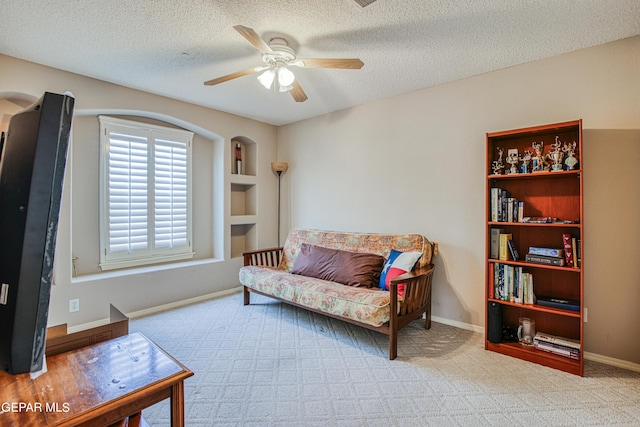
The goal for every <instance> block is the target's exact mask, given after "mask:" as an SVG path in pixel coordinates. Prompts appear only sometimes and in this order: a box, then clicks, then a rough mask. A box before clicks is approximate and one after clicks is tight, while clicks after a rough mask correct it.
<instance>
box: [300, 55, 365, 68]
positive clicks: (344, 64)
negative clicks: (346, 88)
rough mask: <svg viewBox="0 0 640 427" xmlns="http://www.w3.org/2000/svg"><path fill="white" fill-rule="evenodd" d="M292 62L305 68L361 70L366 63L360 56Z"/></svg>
mask: <svg viewBox="0 0 640 427" xmlns="http://www.w3.org/2000/svg"><path fill="white" fill-rule="evenodd" d="M300 63H302V65H300ZM291 64H292V65H297V66H299V67H304V68H343V69H348V70H359V69H360V68H362V66H363V65H364V63H363V62H362V61H361V60H359V59H358V58H307V59H296V60H295V61H292V62H291Z"/></svg>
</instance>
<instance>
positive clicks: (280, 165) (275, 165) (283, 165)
mask: <svg viewBox="0 0 640 427" xmlns="http://www.w3.org/2000/svg"><path fill="white" fill-rule="evenodd" d="M288 168H289V164H288V163H287V162H271V170H273V171H274V172H275V173H277V174H278V247H280V177H281V176H282V174H283V173H284V172H286V171H287V169H288Z"/></svg>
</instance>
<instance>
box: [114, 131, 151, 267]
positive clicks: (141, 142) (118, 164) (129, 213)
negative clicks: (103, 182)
mask: <svg viewBox="0 0 640 427" xmlns="http://www.w3.org/2000/svg"><path fill="white" fill-rule="evenodd" d="M148 145H149V144H148V140H147V138H145V137H137V136H133V135H124V134H121V133H117V132H110V133H109V178H108V180H109V181H108V192H109V216H108V217H109V224H108V227H109V252H119V251H125V252H127V253H129V254H130V253H133V252H134V251H141V250H146V249H147V248H148V245H149V241H148V231H147V230H148V228H149V218H148V209H147V206H148V199H149V196H148V191H147V189H148V179H147V170H148V157H149V155H148V151H149V148H148Z"/></svg>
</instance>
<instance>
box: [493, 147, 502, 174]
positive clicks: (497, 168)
mask: <svg viewBox="0 0 640 427" xmlns="http://www.w3.org/2000/svg"><path fill="white" fill-rule="evenodd" d="M496 150H498V160H494V161H493V162H492V163H491V170H492V171H493V174H494V175H500V174H501V173H502V172H500V169H504V163H502V153H503V150H502V148H500V147H496Z"/></svg>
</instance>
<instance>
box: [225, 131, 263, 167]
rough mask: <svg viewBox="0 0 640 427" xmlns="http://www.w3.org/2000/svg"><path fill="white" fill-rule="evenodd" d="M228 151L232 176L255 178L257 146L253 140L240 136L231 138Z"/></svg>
mask: <svg viewBox="0 0 640 427" xmlns="http://www.w3.org/2000/svg"><path fill="white" fill-rule="evenodd" d="M229 151H230V164H231V168H230V171H231V174H232V175H249V176H256V159H257V144H256V143H255V142H254V141H253V140H251V139H249V138H247V137H242V136H238V137H235V138H232V139H231V149H230V150H229ZM238 160H239V162H238Z"/></svg>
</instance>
